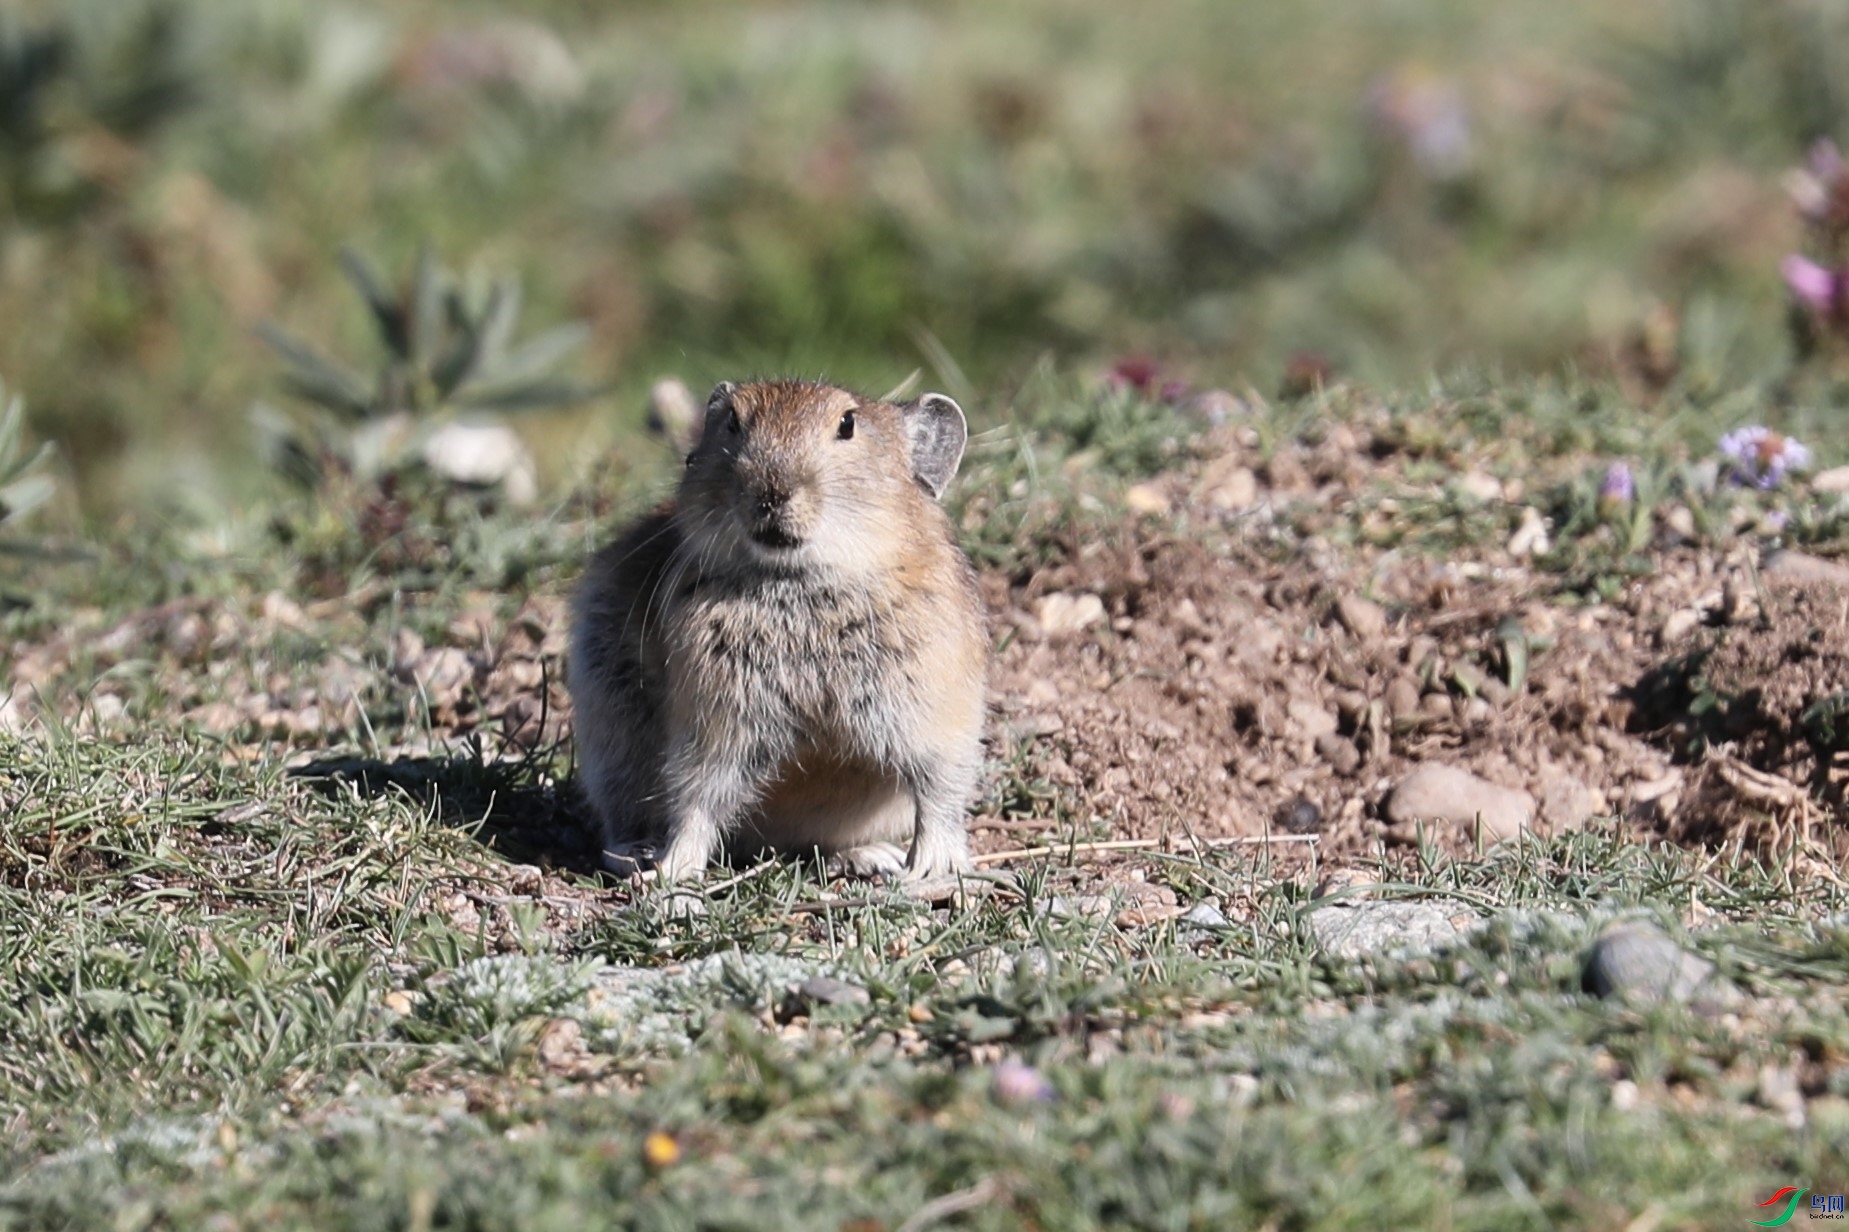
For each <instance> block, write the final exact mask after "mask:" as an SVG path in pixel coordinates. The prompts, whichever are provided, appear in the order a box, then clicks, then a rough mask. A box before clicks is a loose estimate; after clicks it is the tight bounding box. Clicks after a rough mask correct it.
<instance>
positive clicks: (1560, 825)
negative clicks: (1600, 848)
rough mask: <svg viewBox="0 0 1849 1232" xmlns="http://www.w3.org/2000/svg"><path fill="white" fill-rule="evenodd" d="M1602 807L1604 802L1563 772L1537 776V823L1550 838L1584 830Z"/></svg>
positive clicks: (1553, 771) (1555, 771) (1546, 771)
mask: <svg viewBox="0 0 1849 1232" xmlns="http://www.w3.org/2000/svg"><path fill="white" fill-rule="evenodd" d="M1604 807H1605V798H1604V797H1603V796H1602V795H1601V794H1600V793H1598V792H1596V791H1594V790H1592V788H1590V787H1588V786H1586V785H1585V784H1584V783H1583V782H1581V781H1580V780H1579V777H1578V776H1577V775H1574V774H1571V773H1569V772H1567V771H1565V770H1560V769H1548V770H1543V771H1542V772H1541V819H1542V820H1543V821H1545V822H1547V826H1548V830H1549V832H1550V833H1553V834H1565V833H1567V832H1568V831H1571V830H1577V829H1579V828H1580V827H1582V826H1584V825H1585V824H1586V822H1587V821H1588V820H1590V819H1591V818H1593V817H1595V816H1597V815H1598V813H1599V812H1600V811H1601V810H1603V809H1604Z"/></svg>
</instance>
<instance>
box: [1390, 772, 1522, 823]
mask: <svg viewBox="0 0 1849 1232" xmlns="http://www.w3.org/2000/svg"><path fill="white" fill-rule="evenodd" d="M1386 811H1387V819H1388V820H1389V821H1392V822H1398V823H1403V824H1410V823H1412V822H1416V821H1449V822H1454V823H1456V824H1458V825H1464V826H1470V825H1474V824H1476V822H1477V820H1478V819H1479V818H1481V820H1482V824H1483V829H1484V832H1485V833H1487V834H1488V835H1489V836H1490V837H1492V838H1496V839H1508V838H1514V837H1515V836H1516V835H1518V834H1520V833H1521V832H1522V831H1523V830H1525V829H1527V828H1528V827H1529V825H1531V824H1532V823H1533V821H1534V815H1535V804H1534V797H1533V796H1530V795H1529V794H1528V793H1527V792H1525V791H1517V790H1516V789H1514V788H1511V787H1499V786H1497V785H1496V784H1494V783H1490V782H1486V781H1484V780H1483V779H1480V778H1478V777H1477V776H1476V775H1474V774H1471V773H1469V772H1468V771H1464V770H1459V769H1458V768H1457V767H1455V766H1446V765H1441V764H1439V763H1436V762H1428V763H1426V764H1425V765H1422V766H1419V767H1417V768H1416V769H1414V770H1413V771H1412V772H1411V773H1410V774H1408V775H1407V776H1406V777H1405V778H1403V779H1401V780H1400V781H1399V784H1398V786H1396V787H1394V789H1393V794H1392V795H1390V796H1389V797H1388V798H1387V810H1386Z"/></svg>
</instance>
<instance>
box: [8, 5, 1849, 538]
mask: <svg viewBox="0 0 1849 1232" xmlns="http://www.w3.org/2000/svg"><path fill="white" fill-rule="evenodd" d="M1846 36H1849V10H1845V9H1843V8H1841V7H1840V6H1835V5H1831V4H1827V3H1823V2H1822V0H1633V2H1632V3H1627V4H1622V5H1617V4H1611V3H1608V2H1599V3H1595V2H1593V0H1502V2H1501V3H1497V4H1483V3H1480V2H1476V0H1390V2H1383V3H1377V4H1370V5H1355V4H1352V3H1347V2H1344V0H1260V2H1258V3H1249V4H1219V3H1209V2H1206V0H1199V2H1195V3H1179V2H1177V3H1154V4H1146V5H1124V4H1119V3H1106V2H1105V0H1011V2H1009V3H992V2H986V0H985V2H977V0H947V2H944V3H937V4H931V5H918V6H899V5H886V4H856V3H827V2H823V0H783V2H756V3H746V2H737V3H732V2H720V0H689V2H686V3H680V4H675V5H672V6H668V5H650V4H640V3H606V2H602V0H529V2H527V3H512V2H507V3H500V4H493V5H490V4H479V3H478V4H469V3H455V2H445V3H438V2H437V0H378V2H375V3H365V4H361V3H344V4H343V3H331V2H327V0H43V2H40V3H31V2H27V3H12V4H8V5H6V6H4V7H0V219H3V220H4V222H3V225H0V374H3V375H4V377H5V379H6V381H7V383H8V386H9V387H10V388H12V389H15V390H17V391H18V392H19V393H20V394H22V395H23V397H24V399H25V403H26V405H27V406H28V408H29V416H30V436H31V438H32V441H33V442H34V443H35V444H36V443H37V442H39V441H51V442H54V443H55V444H56V446H57V447H58V452H59V456H60V458H61V461H60V462H59V465H60V466H62V467H63V468H65V473H66V474H68V475H69V476H70V478H71V479H72V480H73V482H71V483H69V484H67V485H65V486H66V491H65V493H63V494H62V495H61V496H60V497H59V501H60V503H61V504H62V505H63V506H65V507H66V509H65V512H66V515H67V516H72V515H75V514H77V513H79V512H80V513H81V514H82V516H84V517H86V518H89V519H98V518H100V519H105V520H107V519H110V518H113V517H119V516H122V515H123V514H124V513H125V512H126V511H131V510H147V509H169V510H176V511H177V510H184V509H191V510H196V511H210V510H222V509H230V508H235V507H238V506H240V505H241V504H243V503H245V502H249V501H251V500H253V499H258V498H259V497H260V496H261V494H262V493H263V492H264V491H266V490H268V488H269V487H270V485H274V484H275V483H276V482H278V480H277V478H276V476H275V474H274V472H273V471H271V470H270V469H267V468H265V467H262V466H259V465H256V464H255V463H254V459H256V458H257V457H258V456H259V442H258V437H259V436H260V433H259V432H257V431H255V430H253V427H252V408H253V406H256V405H258V404H259V403H263V402H265V401H266V400H267V401H270V402H281V401H286V400H287V390H286V389H284V388H282V387H281V386H280V385H279V381H281V380H282V378H283V377H284V376H285V375H287V373H285V372H284V368H283V366H282V365H279V363H278V357H277V355H276V354H275V352H274V351H273V350H272V349H271V348H270V347H267V346H266V345H265V343H264V342H263V341H262V339H261V337H260V329H261V327H262V326H263V325H264V323H266V322H269V323H274V325H275V326H277V327H280V329H282V330H286V331H287V332H288V335H289V336H290V337H291V338H294V339H306V340H310V343H311V344H312V347H313V348H315V349H316V353H317V356H321V357H325V356H347V357H350V358H351V362H352V371H353V372H356V373H358V374H360V377H361V379H362V380H364V381H371V380H373V379H374V377H373V376H372V375H371V374H372V372H373V365H374V364H375V362H376V361H377V360H378V359H379V358H380V357H381V356H383V355H384V351H383V350H381V346H380V338H381V335H382V334H384V335H387V336H388V337H387V341H388V342H389V334H390V321H389V319H388V318H389V316H390V312H389V311H387V312H386V314H385V316H384V317H381V316H380V315H379V312H378V304H377V303H376V302H375V303H372V304H371V307H372V308H373V309H374V311H372V312H369V311H368V305H367V304H366V303H362V301H361V299H360V298H358V297H356V296H355V295H354V286H353V284H352V281H351V275H352V269H351V267H350V266H348V267H343V264H342V260H341V257H340V253H341V251H342V249H343V247H344V246H351V248H352V249H353V250H354V252H356V253H359V254H364V256H365V257H366V258H369V260H370V262H371V264H372V266H373V268H375V269H376V270H377V271H379V277H380V278H381V279H384V280H387V281H389V282H390V285H389V286H386V287H384V288H383V290H384V292H386V293H389V294H397V293H399V291H401V290H402V292H403V294H405V295H407V296H410V295H413V288H412V284H413V283H414V282H415V279H414V278H413V276H412V271H413V270H414V269H416V268H417V263H418V261H419V254H420V252H425V253H429V254H434V258H431V257H426V258H425V260H426V262H427V263H429V262H431V261H432V260H433V259H434V261H435V262H440V263H442V265H443V266H444V267H447V268H448V269H449V270H452V271H454V278H453V280H452V284H453V289H454V290H455V292H456V294H455V296H454V297H453V300H454V303H453V305H452V306H453V307H454V308H455V311H454V313H453V314H451V316H450V317H449V318H448V319H449V321H450V324H451V326H453V327H454V328H455V329H460V330H462V331H463V333H464V334H467V333H468V330H469V329H471V328H473V326H471V325H470V322H475V323H476V324H477V325H479V324H480V323H481V322H482V321H484V320H487V319H490V318H493V317H494V316H495V313H496V312H498V311H499V309H498V308H495V307H494V306H493V305H490V304H489V303H488V299H487V297H489V296H491V295H492V294H494V292H493V291H492V289H491V288H492V285H493V280H495V279H501V280H503V281H504V282H511V280H515V279H517V280H518V282H519V287H520V293H521V295H520V302H521V303H522V304H523V306H524V308H525V316H526V320H527V321H528V322H531V324H530V326H529V325H522V326H521V329H522V331H523V335H524V332H525V331H526V330H528V329H529V328H530V329H531V330H533V331H534V332H537V333H542V335H543V331H545V330H546V329H548V328H550V327H558V326H567V325H569V324H570V323H571V322H574V321H578V322H582V323H583V327H584V329H583V334H582V343H583V344H582V346H580V347H578V348H577V349H576V350H571V349H570V348H569V347H568V346H564V345H561V346H559V347H558V348H557V350H558V354H557V355H551V354H548V355H546V356H544V357H542V358H545V359H547V360H548V362H551V361H561V362H563V365H564V371H563V375H562V376H561V377H560V378H559V379H560V380H563V381H567V382H568V383H569V385H570V389H569V392H570V393H571V395H572V396H570V397H562V398H559V399H554V400H547V399H535V400H534V401H536V402H538V403H540V404H542V405H541V409H538V410H534V411H531V412H530V413H528V414H525V415H524V416H523V417H521V418H520V420H519V421H518V424H519V430H520V431H521V433H522V435H523V436H524V437H525V439H526V440H527V442H528V443H529V444H530V445H531V446H532V447H533V448H534V450H535V452H536V453H537V455H538V458H539V462H540V467H541V471H542V474H543V475H544V477H545V479H546V480H547V481H548V482H549V483H552V484H557V483H560V482H563V481H569V480H574V479H578V478H582V477H583V476H585V475H587V474H590V473H592V472H594V471H596V470H597V469H598V468H599V467H603V466H606V465H608V464H610V463H611V462H612V460H619V461H620V459H622V458H623V457H625V456H627V454H628V452H629V451H630V450H631V448H632V445H633V448H634V450H637V451H639V450H641V449H642V448H643V446H642V445H641V444H640V443H639V442H640V440H641V437H640V428H641V424H642V419H643V401H644V394H645V392H646V390H647V389H648V388H649V386H650V384H651V383H652V382H653V381H654V380H655V379H657V378H659V377H661V376H663V375H667V374H675V375H679V376H681V377H683V378H684V379H685V380H686V381H687V382H688V383H689V384H690V385H692V386H693V387H694V388H695V389H696V390H698V389H703V388H704V387H705V385H706V384H707V383H708V382H710V381H712V380H715V379H718V378H719V377H721V376H737V375H739V374H740V373H751V372H770V371H793V372H797V373H806V374H821V375H827V376H829V377H832V378H835V379H838V380H842V381H845V382H849V383H857V384H861V385H864V386H866V387H868V388H870V389H873V390H875V391H882V390H885V389H887V388H889V387H890V386H891V385H892V384H893V383H894V382H896V381H898V380H899V379H901V378H903V377H904V376H905V375H906V374H907V373H908V372H910V371H911V370H913V369H914V368H923V369H924V370H925V374H926V377H927V379H928V380H930V381H931V382H932V383H935V384H940V385H947V386H950V387H952V388H953V389H955V390H956V392H959V393H969V392H970V391H975V393H976V395H977V397H978V398H979V399H987V400H1002V399H1005V398H1006V397H1007V394H1006V391H1007V390H1008V389H1010V388H1012V387H1013V386H1014V384H1015V383H1017V382H1019V381H1021V380H1022V379H1024V378H1025V376H1026V374H1027V373H1028V372H1030V371H1031V370H1033V368H1034V366H1035V365H1036V364H1037V363H1039V362H1041V361H1042V359H1043V358H1044V357H1046V356H1048V355H1051V356H1053V357H1054V358H1055V359H1056V360H1057V361H1058V363H1059V364H1060V365H1062V366H1065V367H1069V368H1072V369H1076V370H1079V371H1082V372H1094V373H1101V372H1103V371H1106V370H1108V369H1109V368H1110V366H1111V365H1112V364H1114V363H1118V362H1121V361H1122V360H1123V359H1124V358H1125V357H1128V356H1148V357H1152V358H1153V359H1154V360H1156V361H1157V362H1159V363H1160V364H1161V365H1162V367H1163V369H1164V370H1165V371H1174V372H1179V373H1183V374H1185V376H1186V379H1188V380H1189V381H1190V382H1191V383H1193V384H1194V385H1196V386H1197V387H1200V386H1206V385H1216V384H1217V385H1224V386H1226V387H1229V388H1234V389H1245V388H1251V389H1255V390H1257V391H1259V392H1261V393H1263V394H1266V395H1273V394H1276V393H1277V391H1278V390H1279V389H1280V386H1281V384H1286V385H1287V384H1292V383H1295V384H1296V385H1298V386H1302V385H1303V384H1305V383H1306V374H1307V376H1308V378H1309V379H1308V383H1309V384H1314V383H1315V381H1316V380H1318V379H1325V378H1329V377H1340V378H1344V379H1353V380H1356V381H1361V382H1368V383H1378V384H1383V385H1394V386H1398V387H1401V388H1404V387H1407V386H1409V385H1420V384H1423V383H1426V382H1429V381H1431V380H1433V379H1434V378H1435V377H1445V376H1448V375H1450V374H1455V373H1458V372H1460V371H1463V370H1469V371H1473V372H1475V373H1477V374H1479V375H1486V376H1488V377H1490V378H1492V379H1505V378H1506V379H1515V378H1523V379H1526V378H1530V377H1535V378H1541V379H1546V380H1563V381H1571V380H1579V379H1587V378H1591V379H1604V378H1606V377H1609V378H1611V379H1612V380H1613V381H1614V382H1617V383H1619V384H1620V385H1621V387H1622V388H1623V389H1624V390H1625V396H1626V397H1628V398H1631V399H1633V400H1636V401H1638V402H1639V403H1649V402H1651V401H1653V400H1655V399H1659V398H1662V397H1663V396H1664V395H1665V393H1666V391H1667V392H1671V393H1673V394H1674V395H1675V396H1676V397H1678V398H1682V399H1695V400H1700V399H1704V398H1716V397H1720V396H1722V395H1731V396H1739V393H1740V391H1742V390H1748V391H1752V392H1753V396H1754V397H1759V396H1763V397H1765V398H1767V399H1773V400H1777V399H1787V400H1788V399H1794V398H1797V399H1807V400H1809V402H1810V403H1811V404H1813V406H1825V407H1827V406H1828V405H1830V404H1831V403H1832V401H1833V400H1834V399H1836V398H1837V397H1838V393H1837V390H1836V387H1835V386H1834V385H1833V384H1832V383H1831V382H1830V381H1829V380H1828V379H1822V380H1817V381H1810V382H1809V383H1806V382H1804V381H1800V380H1798V379H1796V378H1797V377H1798V376H1800V375H1802V370H1801V369H1800V362H1801V360H1802V359H1803V356H1802V355H1801V354H1800V351H1799V349H1798V348H1797V347H1796V345H1795V344H1794V342H1793V340H1792V339H1793V334H1792V331H1790V330H1789V329H1788V328H1787V324H1788V323H1787V293H1786V290H1785V288H1784V287H1783V285H1782V284H1781V282H1780V278H1779V262H1780V259H1781V258H1782V257H1783V256H1785V255H1786V254H1788V253H1791V252H1794V251H1797V250H1799V249H1800V247H1801V246H1802V230H1801V225H1800V220H1799V218H1798V216H1797V214H1796V213H1795V212H1794V210H1793V209H1792V206H1791V202H1790V200H1789V199H1788V197H1787V191H1786V187H1785V185H1784V184H1783V182H1782V178H1781V177H1782V176H1783V175H1784V174H1785V173H1786V171H1787V169H1789V168H1790V167H1792V166H1794V165H1796V164H1797V163H1799V162H1800V161H1801V160H1802V158H1803V156H1804V152H1805V150H1806V148H1807V147H1808V146H1809V144H1810V143H1811V142H1812V141H1814V140H1815V139H1817V138H1820V137H1826V136H1838V137H1844V136H1849V124H1846V123H1845V119H1846V117H1845V107H1846V106H1849V102H1846V97H1845V90H1846V89H1849V71H1846V70H1849V37H1846ZM393 280H395V281H393ZM375 289H376V288H375ZM407 302H408V301H407ZM436 302H437V301H435V300H432V303H436ZM433 310H434V311H441V307H440V306H439V307H438V308H437V309H433ZM493 329H496V330H498V329H500V327H499V326H495V327H493ZM277 336H279V335H277V334H275V333H274V332H272V334H271V337H272V338H275V337H277ZM469 336H470V337H473V338H474V339H475V341H476V342H478V343H479V342H480V341H481V339H480V338H479V337H476V336H475V335H469ZM399 341H401V342H404V343H405V346H406V347H407V348H411V342H410V341H407V340H406V339H402V338H401V339H400V340H399ZM555 341H558V339H555ZM501 342H508V339H507V338H497V345H498V343H501ZM433 345H434V344H433ZM509 345H512V344H511V343H509ZM568 350H570V354H569V355H567V354H566V352H567V351H568ZM406 356H407V358H406V359H405V364H404V365H400V367H399V369H398V370H399V371H400V375H399V377H394V378H392V379H395V380H399V379H409V378H406V377H404V376H403V373H405V372H410V371H412V370H413V369H415V368H416V364H417V363H422V362H423V360H419V359H416V357H414V356H410V355H409V350H408V349H407V351H406ZM285 358H289V357H288V356H285ZM427 358H429V359H430V362H431V363H438V362H439V361H440V360H441V356H436V355H434V354H433V355H432V356H430V357H427ZM527 358H528V359H532V358H534V357H533V356H531V355H529V356H528V357H527ZM300 359H302V357H301V356H299V355H297V356H294V357H293V360H300ZM293 360H292V366H290V367H289V369H288V373H292V374H293V376H292V377H291V381H292V382H293V383H294V385H295V387H296V388H298V389H299V383H300V379H301V370H299V365H294V364H293ZM306 362H309V363H310V364H311V365H312V364H313V363H314V362H318V361H317V359H315V358H313V357H311V358H310V359H309V360H307V361H306ZM459 362H463V361H459ZM406 365H409V366H406ZM516 366H518V365H516ZM433 370H434V369H433ZM420 371H421V369H420ZM329 379H333V380H336V381H337V383H338V381H339V380H344V379H345V378H344V377H330V378H329ZM380 379H384V378H380ZM420 379H421V378H420ZM580 387H581V388H580ZM548 388H552V387H548ZM566 388H567V387H566V386H565V385H559V386H557V387H556V390H555V391H565V390H566ZM340 396H342V397H344V396H345V395H340ZM336 400H337V401H338V400H339V399H338V397H337V398H336ZM352 400H353V399H349V401H352ZM359 401H365V399H363V398H362V399H359ZM986 409H988V410H989V411H990V412H991V413H993V412H994V409H995V408H993V407H989V408H986ZM362 410H363V408H362ZM972 410H974V411H976V412H977V413H978V415H979V416H980V415H981V414H982V413H983V411H984V410H985V408H984V407H982V406H976V407H972ZM354 413H355V414H360V413H361V412H354ZM365 413H370V412H365ZM259 418H260V419H261V416H259ZM1826 447H1827V442H1826ZM657 452H659V449H658V447H657Z"/></svg>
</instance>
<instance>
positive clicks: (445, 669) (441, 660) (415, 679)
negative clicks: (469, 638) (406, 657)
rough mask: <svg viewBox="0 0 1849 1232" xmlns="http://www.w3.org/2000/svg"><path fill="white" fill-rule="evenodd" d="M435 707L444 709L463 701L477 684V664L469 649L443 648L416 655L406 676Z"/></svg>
mask: <svg viewBox="0 0 1849 1232" xmlns="http://www.w3.org/2000/svg"><path fill="white" fill-rule="evenodd" d="M405 674H406V675H407V676H408V677H409V678H410V682H411V683H412V684H414V685H416V686H417V688H418V690H419V692H421V693H423V694H424V696H425V697H426V698H428V699H429V701H430V704H431V706H432V707H435V708H438V709H441V708H442V707H443V706H445V705H449V704H452V703H454V702H455V701H457V700H458V699H460V698H461V696H462V693H463V690H465V689H467V688H468V687H469V686H470V685H471V684H473V683H474V681H475V661H474V660H473V659H471V658H470V657H469V652H468V651H466V650H458V649H457V648H456V647H454V646H444V647H440V648H439V649H436V650H426V651H425V652H424V653H423V654H421V655H419V656H417V659H416V660H415V661H414V662H413V663H412V664H411V665H410V669H409V671H407V672H406V673H405Z"/></svg>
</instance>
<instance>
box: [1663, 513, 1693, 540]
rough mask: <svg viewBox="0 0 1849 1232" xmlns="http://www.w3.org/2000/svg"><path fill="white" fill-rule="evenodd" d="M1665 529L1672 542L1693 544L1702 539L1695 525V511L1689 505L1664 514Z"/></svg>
mask: <svg viewBox="0 0 1849 1232" xmlns="http://www.w3.org/2000/svg"><path fill="white" fill-rule="evenodd" d="M1663 527H1664V529H1665V530H1667V531H1668V532H1669V536H1670V540H1671V541H1672V542H1680V543H1693V542H1695V541H1696V540H1697V539H1698V538H1700V537H1701V536H1700V531H1699V528H1697V527H1696V525H1695V514H1694V511H1693V510H1691V509H1690V508H1689V507H1688V506H1687V505H1676V506H1675V507H1673V508H1672V509H1670V511H1669V512H1668V513H1666V514H1664V515H1663Z"/></svg>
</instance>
